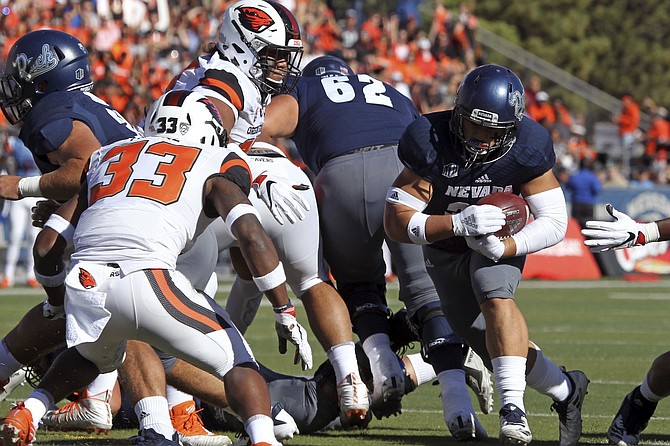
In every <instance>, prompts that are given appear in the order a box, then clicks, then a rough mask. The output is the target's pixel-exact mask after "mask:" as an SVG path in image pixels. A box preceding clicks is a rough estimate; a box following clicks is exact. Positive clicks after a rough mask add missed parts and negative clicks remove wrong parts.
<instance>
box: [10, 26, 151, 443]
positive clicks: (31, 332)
mask: <svg viewBox="0 0 670 446" xmlns="http://www.w3.org/2000/svg"><path fill="white" fill-rule="evenodd" d="M92 85H93V84H92V81H91V76H90V66H89V61H88V52H87V50H86V48H85V47H84V45H83V44H82V43H81V42H80V41H79V40H77V39H76V38H75V37H73V36H71V35H69V34H66V33H63V32H61V31H56V30H51V29H44V30H37V31H33V32H30V33H28V34H26V35H25V36H23V37H21V38H20V39H18V40H17V41H16V42H15V43H14V45H13V46H12V47H11V49H10V51H9V53H8V56H7V61H6V63H5V69H4V71H3V72H2V74H1V75H0V108H2V112H3V114H4V115H5V117H6V118H7V120H8V121H9V122H10V123H11V124H13V125H21V130H20V133H19V138H20V139H21V141H22V142H23V143H24V144H25V146H26V147H27V148H28V149H29V150H30V152H31V153H32V156H33V158H34V160H35V162H36V164H37V166H38V168H39V170H40V172H41V175H39V176H29V177H19V176H12V175H0V197H2V198H5V199H10V200H16V199H21V198H23V197H46V198H50V199H55V200H67V199H69V198H70V197H72V196H73V195H74V194H76V193H77V191H78V190H79V187H80V181H81V174H82V171H83V168H84V165H85V163H86V161H87V160H88V158H89V156H90V154H91V153H93V151H95V150H96V149H98V148H100V147H101V146H102V145H105V144H110V143H112V142H114V141H118V140H121V139H126V138H130V137H133V136H137V135H138V134H139V133H138V131H137V130H136V129H135V128H134V127H133V126H132V125H130V124H129V123H128V122H127V121H126V120H125V119H124V118H123V117H122V116H121V115H120V114H119V113H118V112H117V111H116V110H114V109H113V108H111V107H110V106H109V105H108V104H106V103H105V102H104V101H103V100H101V99H100V98H98V97H97V96H95V95H93V94H92V93H90V90H91V88H92ZM50 311H51V310H50V309H49V307H48V305H42V304H40V305H37V306H35V307H34V308H32V309H31V310H30V311H29V312H28V313H27V314H26V315H25V316H24V317H23V319H22V320H21V321H20V322H19V324H18V325H17V326H16V327H15V328H14V329H12V330H11V331H10V332H9V333H8V334H7V335H6V336H5V338H4V339H3V342H2V345H0V378H2V379H1V381H2V384H3V385H4V384H5V383H6V382H9V377H10V376H11V375H12V373H14V372H15V371H16V370H18V369H19V368H20V367H21V364H30V363H32V362H33V361H34V360H35V359H36V358H37V357H38V356H39V355H40V354H43V353H48V352H50V351H53V350H54V349H56V348H58V347H59V346H61V345H62V344H63V342H64V333H65V330H64V323H63V321H62V320H49V319H47V318H45V316H48V315H49V314H50ZM115 382H116V372H113V373H110V374H104V375H101V376H100V377H99V378H98V379H97V380H96V382H95V383H94V385H93V387H92V395H95V394H98V393H100V395H97V397H96V398H94V399H92V400H91V401H90V402H91V405H92V406H93V405H95V408H96V410H95V411H91V412H90V414H89V415H91V416H90V417H89V422H90V424H89V427H91V428H94V429H102V430H104V429H109V428H110V427H111V410H112V408H110V407H109V403H108V401H109V396H110V395H108V394H107V393H106V390H107V389H111V388H113V386H114V383H115Z"/></svg>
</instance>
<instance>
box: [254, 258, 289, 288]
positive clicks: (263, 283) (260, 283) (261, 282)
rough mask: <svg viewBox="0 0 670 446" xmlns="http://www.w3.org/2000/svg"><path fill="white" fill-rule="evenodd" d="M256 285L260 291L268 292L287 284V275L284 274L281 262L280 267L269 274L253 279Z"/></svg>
mask: <svg viewBox="0 0 670 446" xmlns="http://www.w3.org/2000/svg"><path fill="white" fill-rule="evenodd" d="M253 279H254V283H255V284H256V286H257V287H258V291H262V292H266V291H268V290H271V289H273V288H277V287H278V286H279V285H281V284H282V283H284V282H286V274H284V265H282V263H281V262H279V265H277V267H276V268H275V269H273V270H272V271H270V272H269V273H267V274H266V275H264V276H261V277H253Z"/></svg>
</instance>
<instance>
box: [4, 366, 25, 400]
mask: <svg viewBox="0 0 670 446" xmlns="http://www.w3.org/2000/svg"><path fill="white" fill-rule="evenodd" d="M25 382H26V369H24V368H20V369H18V370H17V371H16V372H14V373H12V375H11V376H10V377H9V379H6V380H4V381H0V388H2V390H0V401H4V399H5V398H7V396H8V395H9V394H10V393H12V391H13V390H14V389H16V388H17V387H18V386H22V385H24V384H25Z"/></svg>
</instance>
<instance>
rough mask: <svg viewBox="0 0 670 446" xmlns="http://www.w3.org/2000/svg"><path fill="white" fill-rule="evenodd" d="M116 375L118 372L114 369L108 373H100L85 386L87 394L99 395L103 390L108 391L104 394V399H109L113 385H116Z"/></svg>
mask: <svg viewBox="0 0 670 446" xmlns="http://www.w3.org/2000/svg"><path fill="white" fill-rule="evenodd" d="M118 376H119V374H118V372H117V371H116V370H114V371H113V372H109V373H101V374H100V375H98V376H97V378H95V379H94V380H93V382H92V383H91V384H89V385H88V387H87V388H86V392H87V393H88V396H95V395H100V394H101V393H103V392H109V393H108V394H107V395H106V396H107V398H106V399H107V400H109V398H111V396H112V391H113V390H114V386H115V385H116V378H117V377H118Z"/></svg>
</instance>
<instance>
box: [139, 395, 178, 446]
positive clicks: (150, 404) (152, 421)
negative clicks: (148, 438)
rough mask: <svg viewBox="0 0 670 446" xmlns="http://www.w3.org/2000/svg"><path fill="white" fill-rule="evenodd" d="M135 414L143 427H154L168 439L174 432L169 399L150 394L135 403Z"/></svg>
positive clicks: (141, 427)
mask: <svg viewBox="0 0 670 446" xmlns="http://www.w3.org/2000/svg"><path fill="white" fill-rule="evenodd" d="M135 415H137V419H138V421H139V423H140V430H141V429H153V430H155V431H156V432H157V433H159V434H161V435H162V436H164V437H165V438H167V439H171V438H172V435H173V434H174V428H173V427H172V421H170V411H169V410H168V404H167V399H165V398H163V397H162V396H148V397H146V398H142V399H141V400H139V401H138V402H137V404H135Z"/></svg>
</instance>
